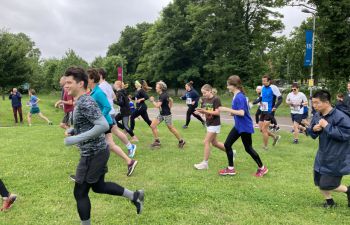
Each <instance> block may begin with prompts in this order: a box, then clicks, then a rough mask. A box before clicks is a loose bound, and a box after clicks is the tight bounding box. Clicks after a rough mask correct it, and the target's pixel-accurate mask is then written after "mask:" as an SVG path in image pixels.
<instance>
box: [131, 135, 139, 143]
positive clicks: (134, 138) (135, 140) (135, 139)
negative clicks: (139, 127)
mask: <svg viewBox="0 0 350 225" xmlns="http://www.w3.org/2000/svg"><path fill="white" fill-rule="evenodd" d="M130 142H139V139H138V138H137V137H136V136H134V137H132V138H131V139H130Z"/></svg>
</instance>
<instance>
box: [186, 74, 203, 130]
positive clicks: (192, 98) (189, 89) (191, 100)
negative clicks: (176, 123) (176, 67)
mask: <svg viewBox="0 0 350 225" xmlns="http://www.w3.org/2000/svg"><path fill="white" fill-rule="evenodd" d="M185 89H186V93H185V95H184V96H182V97H180V99H182V100H186V105H187V107H188V109H187V113H186V124H185V125H183V126H182V128H184V129H186V128H188V125H189V124H190V121H191V115H192V116H194V117H195V118H197V120H199V121H201V123H202V124H203V125H205V122H204V120H203V119H202V117H201V116H199V115H197V114H195V113H194V112H195V111H196V108H197V107H198V101H199V98H200V96H199V94H198V92H197V91H196V90H195V89H194V88H193V81H190V82H188V83H187V84H186V85H185Z"/></svg>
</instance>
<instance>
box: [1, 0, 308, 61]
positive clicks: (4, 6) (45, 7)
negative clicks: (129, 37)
mask: <svg viewBox="0 0 350 225" xmlns="http://www.w3.org/2000/svg"><path fill="white" fill-rule="evenodd" d="M169 2H171V0H98V1H97V0H47V1H46V0H0V9H1V13H0V28H7V29H9V31H10V32H14V33H17V32H23V33H25V34H27V35H29V36H30V38H31V39H32V40H33V41H34V42H35V43H36V46H37V47H39V49H40V50H41V53H42V57H43V58H48V57H56V58H61V57H62V56H63V55H64V53H65V52H66V51H67V49H69V48H70V49H73V50H74V51H75V52H76V53H77V54H78V55H80V56H81V57H83V58H84V59H85V60H87V61H88V62H91V61H92V60H93V59H94V58H95V57H96V56H99V55H101V56H105V54H106V52H107V48H108V46H109V45H110V44H111V43H113V42H116V41H117V40H118V38H119V36H120V32H121V31H122V30H123V29H124V27H125V26H126V25H130V26H133V25H135V24H137V23H140V22H144V21H146V22H153V21H155V20H156V19H157V18H158V17H159V13H160V11H161V10H162V8H163V7H165V6H166V5H167V4H168V3H169ZM300 10H301V9H300V8H298V7H285V8H283V9H281V10H279V11H280V12H281V13H282V14H283V15H284V16H285V18H284V19H283V22H284V24H285V26H286V30H285V31H284V32H283V33H284V34H289V32H290V31H291V30H292V28H293V27H295V26H299V25H300V24H301V22H302V21H303V20H304V19H305V18H306V17H307V16H308V15H306V14H304V13H302V12H300Z"/></svg>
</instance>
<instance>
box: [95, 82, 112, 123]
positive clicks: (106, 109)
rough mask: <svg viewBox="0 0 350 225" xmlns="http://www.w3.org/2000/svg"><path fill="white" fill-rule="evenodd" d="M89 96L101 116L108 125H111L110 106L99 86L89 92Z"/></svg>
mask: <svg viewBox="0 0 350 225" xmlns="http://www.w3.org/2000/svg"><path fill="white" fill-rule="evenodd" d="M90 96H91V97H92V98H93V99H94V100H95V101H96V103H97V105H98V107H99V108H100V110H101V112H102V115H103V116H104V117H105V119H106V120H107V122H108V124H109V125H112V124H113V120H112V117H111V115H110V111H111V105H110V104H109V102H108V100H107V97H106V95H105V93H104V92H103V91H102V90H101V88H100V87H99V85H96V86H95V88H94V89H93V90H92V91H91V93H90Z"/></svg>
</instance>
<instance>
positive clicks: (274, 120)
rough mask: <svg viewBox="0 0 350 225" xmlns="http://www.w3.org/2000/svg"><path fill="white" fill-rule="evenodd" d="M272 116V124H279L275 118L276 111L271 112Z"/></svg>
mask: <svg viewBox="0 0 350 225" xmlns="http://www.w3.org/2000/svg"><path fill="white" fill-rule="evenodd" d="M271 115H272V118H271V124H273V125H275V126H277V120H276V118H275V112H274V111H273V112H271Z"/></svg>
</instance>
